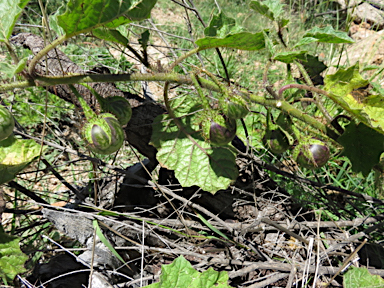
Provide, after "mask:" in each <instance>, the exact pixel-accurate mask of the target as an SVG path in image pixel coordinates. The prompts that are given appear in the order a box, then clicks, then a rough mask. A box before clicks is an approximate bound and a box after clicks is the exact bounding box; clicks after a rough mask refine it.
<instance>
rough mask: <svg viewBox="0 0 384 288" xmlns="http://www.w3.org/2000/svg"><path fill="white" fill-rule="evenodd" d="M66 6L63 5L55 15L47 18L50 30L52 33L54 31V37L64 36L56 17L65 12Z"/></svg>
mask: <svg viewBox="0 0 384 288" xmlns="http://www.w3.org/2000/svg"><path fill="white" fill-rule="evenodd" d="M65 7H66V5H65V4H64V3H63V4H62V5H61V6H60V7H59V9H57V11H56V12H55V14H53V15H50V16H49V17H48V19H49V28H51V29H52V30H53V31H55V33H56V35H58V36H62V35H64V34H65V32H64V30H63V28H61V27H60V26H59V23H58V20H57V17H58V16H59V15H61V14H63V13H64V12H65Z"/></svg>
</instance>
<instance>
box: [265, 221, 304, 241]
mask: <svg viewBox="0 0 384 288" xmlns="http://www.w3.org/2000/svg"><path fill="white" fill-rule="evenodd" d="M260 221H261V222H264V223H265V224H268V225H271V226H273V227H275V228H277V229H279V230H281V231H283V232H285V233H287V234H288V235H289V236H292V237H294V238H296V239H297V240H299V241H301V242H303V243H305V244H307V245H308V244H309V241H308V240H307V239H304V238H303V237H301V236H300V235H297V234H296V233H294V232H292V231H290V230H289V229H287V228H285V227H283V226H281V225H279V224H277V223H276V222H274V221H272V220H270V219H268V218H261V219H260Z"/></svg>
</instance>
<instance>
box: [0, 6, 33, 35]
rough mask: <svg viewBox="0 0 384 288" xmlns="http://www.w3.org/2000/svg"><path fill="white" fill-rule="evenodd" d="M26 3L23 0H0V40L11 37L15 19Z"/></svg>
mask: <svg viewBox="0 0 384 288" xmlns="http://www.w3.org/2000/svg"><path fill="white" fill-rule="evenodd" d="M27 3H28V1H25V0H22V1H20V0H0V42H5V41H7V40H8V39H9V37H11V34H12V31H13V27H15V23H16V20H17V18H19V16H20V14H21V11H22V10H23V8H24V7H25V5H27Z"/></svg>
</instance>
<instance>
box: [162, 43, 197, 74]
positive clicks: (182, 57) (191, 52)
mask: <svg viewBox="0 0 384 288" xmlns="http://www.w3.org/2000/svg"><path fill="white" fill-rule="evenodd" d="M200 51H202V50H201V49H200V47H196V48H195V49H192V50H191V51H188V52H187V53H185V54H184V55H181V56H180V57H179V58H177V59H176V60H175V62H173V63H172V64H171V65H169V67H168V70H169V71H172V70H173V69H174V68H175V67H176V66H177V65H179V64H180V63H181V62H182V61H184V60H185V59H187V58H188V57H190V56H192V55H194V54H196V53H198V52H200Z"/></svg>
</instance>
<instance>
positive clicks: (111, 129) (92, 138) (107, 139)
mask: <svg viewBox="0 0 384 288" xmlns="http://www.w3.org/2000/svg"><path fill="white" fill-rule="evenodd" d="M83 133H84V138H85V140H86V141H87V142H88V144H89V145H88V147H89V149H90V150H91V151H93V152H95V153H98V154H105V155H108V154H112V153H114V152H116V151H117V150H119V149H120V147H121V146H122V145H123V141H124V131H123V129H122V128H121V125H120V123H119V122H118V121H117V119H116V118H115V116H114V115H112V114H110V113H104V114H100V115H99V116H98V117H97V118H94V119H92V120H91V121H90V122H89V123H87V124H85V126H84V128H83Z"/></svg>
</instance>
